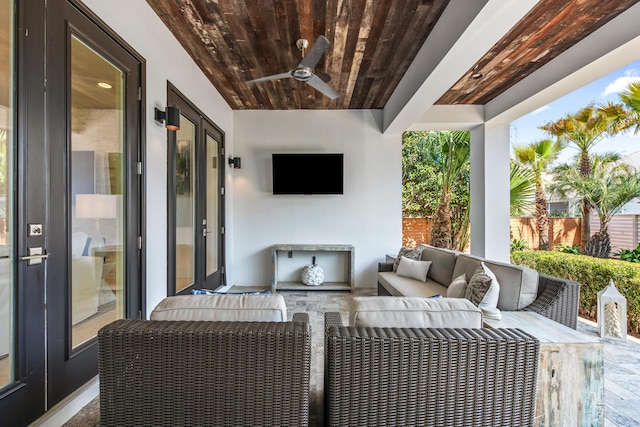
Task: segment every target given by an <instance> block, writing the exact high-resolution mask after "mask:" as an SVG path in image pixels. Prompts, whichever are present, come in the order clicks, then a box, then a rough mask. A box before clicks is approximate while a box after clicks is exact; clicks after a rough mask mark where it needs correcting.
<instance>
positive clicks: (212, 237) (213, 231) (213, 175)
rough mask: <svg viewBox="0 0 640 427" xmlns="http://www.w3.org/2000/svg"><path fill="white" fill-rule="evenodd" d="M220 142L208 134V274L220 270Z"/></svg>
mask: <svg viewBox="0 0 640 427" xmlns="http://www.w3.org/2000/svg"><path fill="white" fill-rule="evenodd" d="M218 167H219V166H218V142H217V141H216V140H215V139H213V137H212V136H211V135H209V134H207V216H206V218H207V240H206V242H207V250H206V253H207V276H209V275H211V274H213V273H215V272H216V271H218V230H220V224H219V223H218Z"/></svg>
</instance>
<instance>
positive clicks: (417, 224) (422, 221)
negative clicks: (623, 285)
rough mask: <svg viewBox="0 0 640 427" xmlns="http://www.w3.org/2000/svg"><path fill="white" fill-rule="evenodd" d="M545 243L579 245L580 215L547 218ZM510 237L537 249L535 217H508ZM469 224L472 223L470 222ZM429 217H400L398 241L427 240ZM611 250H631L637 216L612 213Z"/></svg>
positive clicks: (639, 230) (639, 232)
mask: <svg viewBox="0 0 640 427" xmlns="http://www.w3.org/2000/svg"><path fill="white" fill-rule="evenodd" d="M549 220H550V224H549V244H550V246H551V248H553V246H555V245H559V244H563V245H579V244H580V218H550V219H549ZM509 225H510V237H511V239H514V240H519V239H524V240H525V241H526V244H527V248H528V249H538V241H539V239H538V230H537V229H536V220H535V218H511V221H510V224H509ZM472 226H473V225H472ZM599 229H600V223H599V221H598V217H597V216H596V215H592V216H591V233H592V234H593V233H595V232H597V231H598V230H599ZM430 234H431V218H402V244H403V245H405V246H409V247H416V246H418V245H419V244H420V243H429V242H430ZM609 234H610V236H611V249H612V252H618V251H619V250H620V249H634V248H635V247H636V246H638V243H640V215H627V214H619V215H615V216H614V217H613V219H612V220H611V222H610V223H609Z"/></svg>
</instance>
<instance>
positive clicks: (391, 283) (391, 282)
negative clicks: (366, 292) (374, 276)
mask: <svg viewBox="0 0 640 427" xmlns="http://www.w3.org/2000/svg"><path fill="white" fill-rule="evenodd" d="M378 283H380V284H381V285H382V286H383V287H384V288H385V289H386V290H387V291H389V293H390V294H391V295H394V296H405V297H425V298H426V297H432V296H434V295H436V294H440V295H442V296H443V297H444V296H446V295H447V288H446V287H444V286H442V285H440V284H439V283H436V282H434V281H433V280H431V279H429V278H427V281H426V282H420V281H417V280H414V279H409V278H407V277H402V276H398V275H397V274H396V273H394V272H392V271H384V272H380V273H378Z"/></svg>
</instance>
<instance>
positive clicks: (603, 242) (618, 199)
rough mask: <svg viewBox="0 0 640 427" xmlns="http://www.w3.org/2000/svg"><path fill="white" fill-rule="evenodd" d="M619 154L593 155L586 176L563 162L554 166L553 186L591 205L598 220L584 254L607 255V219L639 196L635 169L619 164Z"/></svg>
mask: <svg viewBox="0 0 640 427" xmlns="http://www.w3.org/2000/svg"><path fill="white" fill-rule="evenodd" d="M618 160H619V155H617V154H611V153H609V154H604V155H599V156H596V157H594V158H593V163H592V174H591V176H588V177H585V176H582V174H580V173H579V171H578V170H577V169H576V168H575V167H571V166H569V165H562V166H560V167H558V168H557V169H556V171H557V175H556V180H555V183H554V184H553V189H554V190H555V191H557V192H558V193H559V194H561V195H563V196H566V195H573V196H577V197H579V198H580V199H581V200H583V201H585V202H586V203H588V204H589V205H590V206H592V207H593V208H594V209H595V210H596V212H597V213H598V218H599V219H600V230H599V231H598V232H597V233H595V234H594V235H593V237H592V238H591V239H590V240H589V242H588V243H587V247H586V253H587V254H589V255H591V256H595V257H599V258H607V257H608V256H609V253H610V252H611V240H610V237H609V222H610V221H611V218H612V217H613V215H614V214H615V213H617V212H618V211H619V210H620V209H621V208H622V207H623V206H624V205H625V204H627V203H628V202H629V201H631V200H632V199H634V198H636V197H640V175H639V174H638V171H637V170H636V169H635V168H633V167H631V166H629V165H627V164H625V163H620V162H619V161H618Z"/></svg>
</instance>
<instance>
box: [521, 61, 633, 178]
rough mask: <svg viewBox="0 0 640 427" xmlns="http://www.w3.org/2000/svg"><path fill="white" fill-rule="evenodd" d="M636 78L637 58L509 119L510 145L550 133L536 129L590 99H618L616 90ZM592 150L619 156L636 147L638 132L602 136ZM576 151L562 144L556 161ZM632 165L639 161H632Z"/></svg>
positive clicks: (597, 101)
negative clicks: (572, 90)
mask: <svg viewBox="0 0 640 427" xmlns="http://www.w3.org/2000/svg"><path fill="white" fill-rule="evenodd" d="M638 80H640V60H637V61H635V62H632V63H631V64H629V65H627V66H625V67H623V68H621V69H619V70H617V71H615V72H613V73H611V74H608V75H606V76H604V77H602V78H601V79H598V80H596V81H594V82H592V83H590V84H588V85H586V86H583V87H582V88H580V89H578V90H576V91H574V92H571V93H570V94H568V95H565V96H563V97H562V98H559V99H557V100H555V101H553V102H551V103H549V104H547V105H544V106H542V107H540V108H538V109H537V110H535V111H533V112H531V113H529V114H526V115H524V116H522V117H520V118H519V119H517V120H514V121H512V122H511V145H525V144H528V143H531V142H534V141H539V140H541V139H549V138H550V136H549V135H548V134H547V133H546V132H544V131H542V130H540V129H538V127H539V126H542V125H544V124H546V123H548V122H551V121H556V120H558V119H560V118H562V117H564V116H565V115H566V114H567V113H574V112H576V111H578V110H579V109H580V108H582V107H585V106H587V105H589V104H590V103H596V104H598V103H606V102H609V101H611V102H614V103H618V102H620V100H619V98H618V93H619V92H620V91H622V90H624V89H626V87H627V85H628V84H629V83H630V82H632V81H638ZM594 151H595V152H606V151H615V152H617V153H620V154H621V155H622V156H625V155H628V154H632V153H635V152H638V151H640V134H636V135H633V133H629V134H626V135H624V136H620V135H619V136H616V137H615V138H608V139H605V140H602V141H601V142H599V143H598V145H596V146H595V148H594ZM577 153H578V151H577V150H576V149H574V148H570V147H568V148H565V149H564V150H562V152H561V153H560V156H559V157H558V160H557V162H569V161H571V160H572V158H573V157H574V156H575V155H576V154H577ZM635 166H636V167H638V166H640V165H635Z"/></svg>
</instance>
